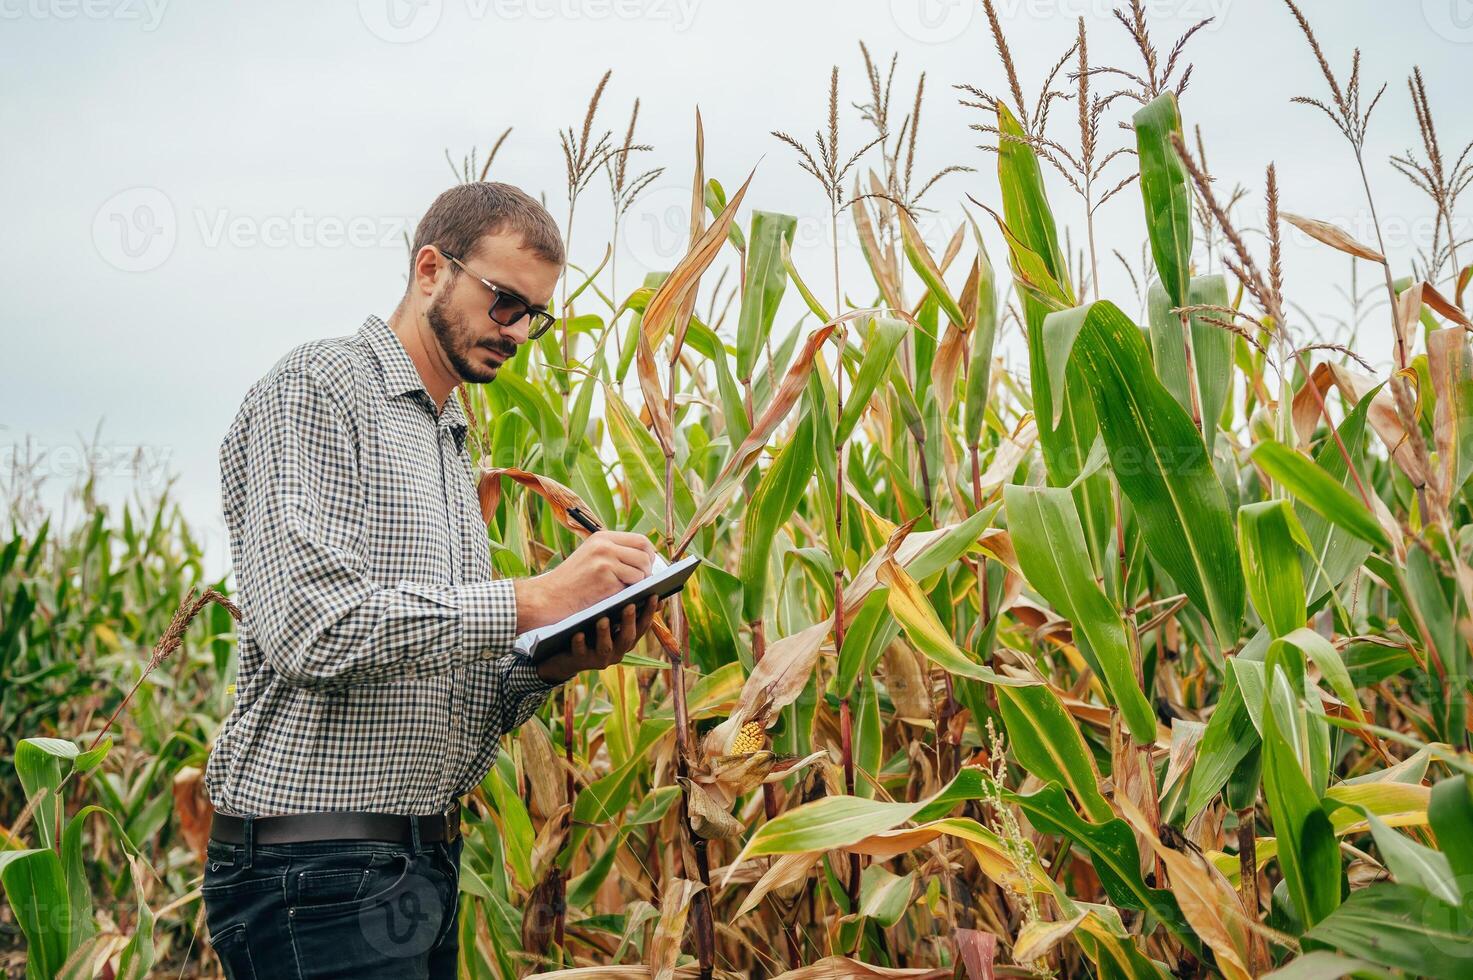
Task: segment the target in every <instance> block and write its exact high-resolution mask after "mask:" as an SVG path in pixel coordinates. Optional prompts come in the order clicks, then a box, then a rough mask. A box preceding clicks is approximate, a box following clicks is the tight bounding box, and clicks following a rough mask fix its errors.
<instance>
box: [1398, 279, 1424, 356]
mask: <svg viewBox="0 0 1473 980" xmlns="http://www.w3.org/2000/svg"><path fill="white" fill-rule="evenodd" d="M1423 285H1424V284H1423V283H1420V282H1417V283H1412V285H1410V286H1408V287H1407V288H1406V289H1403V290H1402V291H1401V295H1400V296H1398V297H1397V298H1396V365H1397V366H1398V367H1406V365H1407V362H1408V360H1410V358H1411V356H1412V348H1413V347H1415V346H1416V343H1417V327H1418V326H1419V325H1420V323H1421V316H1422V288H1423Z"/></svg>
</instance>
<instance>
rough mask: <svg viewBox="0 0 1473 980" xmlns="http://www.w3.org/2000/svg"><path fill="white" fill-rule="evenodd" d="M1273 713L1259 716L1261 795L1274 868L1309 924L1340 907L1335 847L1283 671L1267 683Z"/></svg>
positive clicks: (1295, 703)
mask: <svg viewBox="0 0 1473 980" xmlns="http://www.w3.org/2000/svg"><path fill="white" fill-rule="evenodd" d="M1269 689H1270V695H1269V697H1270V701H1271V702H1272V705H1273V710H1269V711H1265V712H1264V718H1263V725H1264V732H1263V791H1264V796H1265V798H1266V799H1267V800H1268V806H1269V813H1270V815H1271V818H1272V820H1273V825H1274V833H1275V834H1276V835H1277V837H1278V841H1279V849H1278V859H1279V866H1280V868H1281V869H1282V870H1283V872H1284V881H1285V883H1286V885H1287V887H1288V891H1289V895H1290V897H1291V898H1292V900H1293V902H1294V907H1295V909H1296V911H1297V912H1298V915H1299V919H1300V921H1301V922H1303V923H1304V924H1305V925H1307V926H1310V927H1312V926H1314V925H1315V924H1316V923H1318V922H1319V921H1320V920H1322V919H1324V918H1325V917H1326V916H1327V915H1329V914H1330V913H1331V912H1333V911H1334V910H1335V907H1336V906H1337V905H1339V904H1340V848H1339V845H1338V844H1337V843H1336V841H1335V831H1334V828H1333V827H1332V826H1331V824H1330V818H1329V817H1328V816H1327V815H1326V813H1325V811H1324V809H1323V808H1322V807H1321V806H1320V801H1319V797H1318V796H1316V795H1315V792H1314V790H1313V789H1312V788H1311V787H1310V782H1309V779H1308V778H1307V777H1306V775H1305V772H1304V769H1303V768H1302V766H1301V761H1300V755H1299V751H1298V746H1299V743H1300V741H1301V738H1300V736H1299V735H1298V734H1297V733H1296V731H1295V730H1294V729H1293V728H1290V729H1289V730H1285V727H1284V724H1285V722H1289V723H1290V724H1294V722H1293V719H1294V717H1295V716H1296V715H1298V713H1299V709H1298V707H1297V698H1295V695H1294V693H1293V689H1292V687H1291V686H1290V683H1289V678H1288V675H1287V674H1286V672H1285V671H1284V670H1283V669H1282V668H1276V669H1275V670H1274V671H1273V674H1272V680H1270V682H1269Z"/></svg>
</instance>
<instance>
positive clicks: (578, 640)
mask: <svg viewBox="0 0 1473 980" xmlns="http://www.w3.org/2000/svg"><path fill="white" fill-rule="evenodd" d="M572 653H573V656H574V658H575V659H578V660H583V659H585V658H587V656H588V641H587V640H585V639H584V638H583V634H582V633H574V634H573V647H572Z"/></svg>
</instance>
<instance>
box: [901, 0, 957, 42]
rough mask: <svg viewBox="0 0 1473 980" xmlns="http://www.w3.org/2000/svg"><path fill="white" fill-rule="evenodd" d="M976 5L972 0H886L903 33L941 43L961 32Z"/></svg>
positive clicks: (919, 39)
mask: <svg viewBox="0 0 1473 980" xmlns="http://www.w3.org/2000/svg"><path fill="white" fill-rule="evenodd" d="M977 7H978V4H977V3H976V0H890V17H891V19H892V20H894V21H895V26H896V27H899V28H900V31H901V33H902V34H904V35H906V36H907V37H910V38H914V39H915V40H917V41H920V42H921V43H923V44H945V43H946V42H947V41H955V40H956V39H957V38H959V37H961V36H962V34H963V33H965V31H966V29H967V28H968V27H969V26H971V23H972V16H973V14H974V13H975V12H976V10H977Z"/></svg>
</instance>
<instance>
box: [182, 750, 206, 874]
mask: <svg viewBox="0 0 1473 980" xmlns="http://www.w3.org/2000/svg"><path fill="white" fill-rule="evenodd" d="M174 813H175V814H176V815H177V816H178V817H179V832H180V833H181V834H183V835H184V843H186V844H188V845H189V849H190V850H191V851H193V852H194V855H195V857H196V858H198V859H199V862H200V863H201V864H203V863H204V861H205V845H206V844H207V843H209V840H210V821H211V820H212V819H213V818H214V815H215V807H214V805H213V804H211V803H210V797H209V794H208V793H206V792H205V781H204V773H203V772H201V771H200V770H199V769H198V768H197V767H195V766H185V767H184V768H182V769H180V770H179V771H178V772H177V773H175V774H174Z"/></svg>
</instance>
